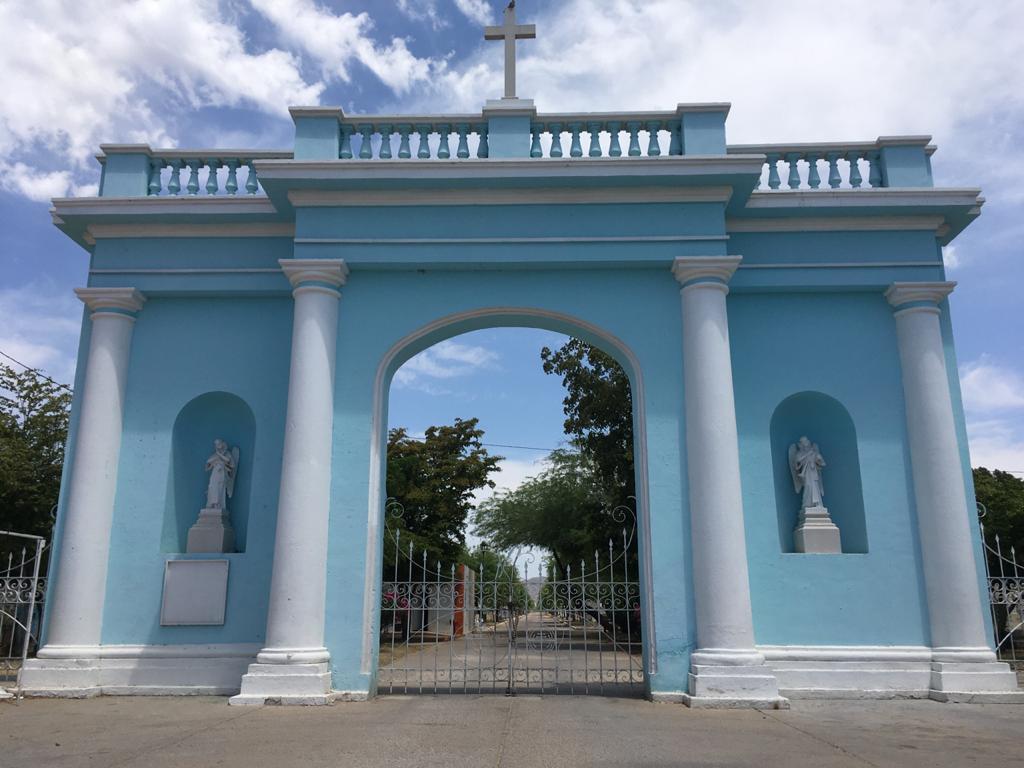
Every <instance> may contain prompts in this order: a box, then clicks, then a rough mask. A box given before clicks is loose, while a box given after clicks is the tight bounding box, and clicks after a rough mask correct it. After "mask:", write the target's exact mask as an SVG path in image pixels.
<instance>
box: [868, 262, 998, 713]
mask: <svg viewBox="0 0 1024 768" xmlns="http://www.w3.org/2000/svg"><path fill="white" fill-rule="evenodd" d="M955 285H956V283H946V282H940V283H894V284H893V285H892V286H891V287H890V288H889V290H888V291H887V292H886V294H885V296H886V299H888V301H889V303H890V304H892V306H893V307H895V310H896V311H895V315H896V338H897V343H898V344H899V353H900V365H901V368H902V372H903V394H904V400H905V403H906V412H907V438H908V441H909V443H910V463H911V474H912V476H913V483H914V496H915V500H916V502H917V523H918V537H919V538H920V541H921V559H922V566H923V569H924V583H925V594H926V597H927V602H928V617H929V623H930V627H931V637H932V646H933V654H932V658H933V664H932V670H933V671H932V695H933V697H935V698H941V699H954V698H958V696H957V694H963V693H964V692H977V691H1013V690H1016V687H1017V685H1016V679H1015V678H1014V676H1013V674H1012V673H1011V672H1010V670H1009V667H1008V666H1006V665H1004V664H995V663H994V662H995V660H996V657H995V654H994V653H993V651H992V650H991V648H990V646H989V643H990V641H989V638H988V632H987V628H986V622H985V616H984V613H983V611H984V610H985V608H984V606H983V605H982V602H981V596H980V585H979V584H978V571H977V568H976V563H975V560H974V548H973V545H972V540H971V529H970V526H971V520H973V510H971V509H969V508H968V504H967V492H966V488H965V486H964V476H963V472H964V467H963V464H962V463H961V458H960V448H959V445H958V443H957V435H956V423H955V420H954V417H953V401H952V397H951V395H950V391H949V378H948V374H947V369H946V354H945V348H944V346H943V341H942V330H941V328H940V326H939V311H940V310H939V303H940V302H941V301H942V300H943V299H945V298H946V296H948V295H949V294H950V293H951V292H952V290H953V288H954V286H955Z"/></svg>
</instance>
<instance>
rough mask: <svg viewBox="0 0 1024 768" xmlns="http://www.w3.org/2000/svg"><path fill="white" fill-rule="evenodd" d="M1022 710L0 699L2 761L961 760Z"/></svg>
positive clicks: (1002, 750) (881, 704) (796, 766)
mask: <svg viewBox="0 0 1024 768" xmlns="http://www.w3.org/2000/svg"><path fill="white" fill-rule="evenodd" d="M1022 733H1024V707H1018V706H1006V705H1003V706H998V705H977V704H975V705H966V704H962V705H954V704H939V703H936V702H931V701H872V702H809V701H804V702H793V708H792V709H791V710H789V711H781V712H759V711H708V710H689V709H686V708H684V707H682V706H679V705H672V704H651V703H649V702H645V701H636V700H627V699H601V698H583V697H567V696H550V697H544V698H539V697H528V696H519V697H515V698H505V697H503V696H439V697H429V696H423V697H412V696H409V697H405V696H402V697H399V696H392V697H381V698H378V699H376V700H374V701H370V702H362V703H338V704H336V705H334V706H331V707H322V708H298V707H295V708H292V707H265V708H259V707H254V708H247V707H245V708H235V707H228V705H227V700H226V699H223V698H143V697H137V698H130V697H121V698H115V697H105V698H99V699H92V700H88V701H65V700H45V699H27V700H24V701H22V702H20V703H12V702H3V703H0V767H2V768H16V767H18V766H33V768H35V767H36V766H67V767H68V768H71V767H73V766H104V767H107V766H110V767H111V768H113V767H114V766H144V767H145V768H162V767H163V766H182V765H194V766H204V767H205V766H246V767H247V768H250V767H253V766H302V767H303V768H315V767H317V766H331V767H332V768H336V767H337V766H389V768H399V767H401V766H417V767H418V768H424V767H426V766H447V767H453V766H474V767H476V766H515V767H516V768H533V766H543V767H544V768H550V767H551V766H577V765H579V766H652V767H653V766H695V765H712V766H786V767H787V768H800V766H808V767H810V766H814V768H820V767H822V766H929V768H939V767H941V766H957V767H959V766H970V765H984V766H991V765H1012V764H1014V763H1015V762H1016V761H1018V760H1019V759H1020V758H1021V750H1022V747H1021V734H1022Z"/></svg>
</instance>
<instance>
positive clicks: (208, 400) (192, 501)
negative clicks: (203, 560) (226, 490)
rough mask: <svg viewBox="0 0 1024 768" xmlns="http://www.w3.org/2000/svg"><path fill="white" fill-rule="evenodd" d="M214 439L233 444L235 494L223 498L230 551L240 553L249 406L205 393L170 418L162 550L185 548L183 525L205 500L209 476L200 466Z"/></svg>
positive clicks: (250, 440)
mask: <svg viewBox="0 0 1024 768" xmlns="http://www.w3.org/2000/svg"><path fill="white" fill-rule="evenodd" d="M217 438H220V439H222V440H225V441H226V442H227V444H228V445H230V446H232V447H234V446H236V445H237V446H238V448H239V454H240V456H239V462H238V463H239V467H238V475H237V476H236V478H235V493H234V496H233V497H232V498H231V499H229V500H228V510H229V511H230V513H231V524H232V526H233V527H234V529H235V551H236V552H244V551H245V541H246V534H247V533H248V523H249V494H250V489H251V486H252V468H253V459H254V455H253V453H254V445H255V443H256V419H255V417H254V416H253V413H252V409H251V408H249V406H248V404H246V402H245V401H244V400H242V398H240V397H238V396H237V395H233V394H231V393H229V392H207V393H205V394H202V395H199V396H198V397H196V398H194V399H192V400H190V401H189V402H188V403H187V404H186V405H185V407H184V408H182V409H181V411H180V412H179V413H178V417H177V418H176V419H175V420H174V430H173V433H172V438H171V467H170V478H169V481H170V482H169V483H168V494H167V507H166V509H165V512H164V526H163V535H162V537H161V549H162V550H163V551H164V552H184V551H185V544H186V542H187V540H188V529H189V528H191V527H192V525H193V524H194V523H195V522H196V518H197V517H198V515H199V510H200V509H202V507H203V506H204V504H205V502H206V487H207V482H208V477H209V476H208V474H207V473H206V472H205V471H204V469H203V468H204V466H205V465H206V460H207V458H209V456H210V454H211V453H212V452H213V441H214V440H215V439H217Z"/></svg>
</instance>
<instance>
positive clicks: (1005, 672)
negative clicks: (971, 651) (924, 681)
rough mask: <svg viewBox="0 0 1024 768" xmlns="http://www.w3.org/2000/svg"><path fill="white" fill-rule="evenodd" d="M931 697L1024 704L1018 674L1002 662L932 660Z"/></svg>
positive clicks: (1023, 693)
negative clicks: (1018, 683) (1018, 684)
mask: <svg viewBox="0 0 1024 768" xmlns="http://www.w3.org/2000/svg"><path fill="white" fill-rule="evenodd" d="M928 698H930V699H934V700H935V701H945V702H950V703H960V704H971V703H979V704H980V703H992V704H1024V691H1021V690H1019V689H1018V687H1017V675H1016V673H1015V672H1014V671H1013V670H1012V669H1010V665H1009V664H1004V663H1002V662H997V661H993V662H946V661H935V662H932V676H931V685H930V690H929V691H928Z"/></svg>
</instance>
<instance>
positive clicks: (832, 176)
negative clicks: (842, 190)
mask: <svg viewBox="0 0 1024 768" xmlns="http://www.w3.org/2000/svg"><path fill="white" fill-rule="evenodd" d="M825 159H826V160H828V185H829V186H830V187H832V189H838V188H839V185H840V184H842V183H843V177H842V176H840V175H839V153H838V152H827V153H825Z"/></svg>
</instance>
